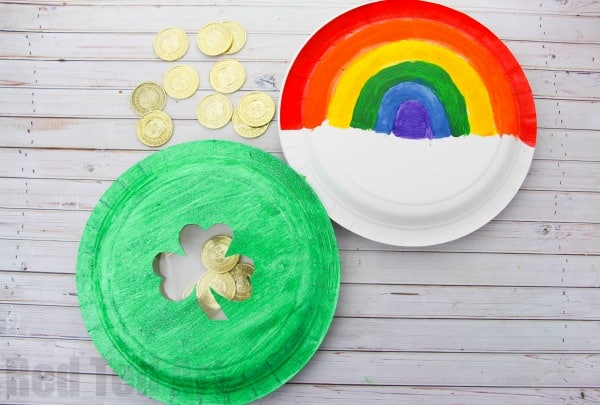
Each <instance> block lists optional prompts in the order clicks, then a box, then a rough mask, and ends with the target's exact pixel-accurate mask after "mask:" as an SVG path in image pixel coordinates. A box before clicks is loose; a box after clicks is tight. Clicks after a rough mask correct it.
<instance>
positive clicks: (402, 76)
mask: <svg viewBox="0 0 600 405" xmlns="http://www.w3.org/2000/svg"><path fill="white" fill-rule="evenodd" d="M404 82H413V83H417V84H421V85H424V86H426V87H428V88H429V89H431V91H433V92H434V93H435V94H436V95H437V97H438V99H439V100H440V102H441V104H442V106H443V107H444V109H445V111H446V116H447V119H448V123H449V125H450V131H451V133H452V135H453V136H460V135H467V134H469V133H470V132H471V128H470V125H469V116H468V112H467V105H466V102H465V98H464V97H463V95H462V94H461V92H460V91H459V89H458V87H456V84H454V82H453V81H452V78H451V77H450V75H448V73H446V71H444V69H442V68H441V67H439V66H436V65H434V64H432V63H428V62H420V61H410V62H402V63H399V64H397V65H394V66H390V67H388V68H385V69H382V70H380V71H379V72H378V73H377V74H376V75H375V76H373V77H371V78H370V79H369V80H367V82H366V83H365V85H364V86H363V88H362V89H361V91H360V95H359V97H358V100H357V102H356V105H355V106H354V111H353V114H352V121H351V123H350V126H351V127H352V128H359V129H366V130H373V129H375V125H376V123H377V116H378V113H379V108H380V106H381V104H382V100H383V98H384V96H385V94H386V93H387V92H388V90H390V89H391V88H392V87H394V86H395V85H397V84H399V83H404Z"/></svg>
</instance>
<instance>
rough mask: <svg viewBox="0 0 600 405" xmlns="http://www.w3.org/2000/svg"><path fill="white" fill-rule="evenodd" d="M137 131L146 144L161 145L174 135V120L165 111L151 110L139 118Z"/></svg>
mask: <svg viewBox="0 0 600 405" xmlns="http://www.w3.org/2000/svg"><path fill="white" fill-rule="evenodd" d="M136 132H137V136H138V138H139V140H140V141H141V142H142V143H143V144H144V145H147V146H153V147H156V146H161V145H164V144H165V143H167V142H168V141H169V139H171V136H173V121H172V120H171V117H169V116H168V115H167V113H165V112H163V111H150V112H149V113H147V114H144V115H142V117H141V118H140V119H139V120H138V123H137V128H136Z"/></svg>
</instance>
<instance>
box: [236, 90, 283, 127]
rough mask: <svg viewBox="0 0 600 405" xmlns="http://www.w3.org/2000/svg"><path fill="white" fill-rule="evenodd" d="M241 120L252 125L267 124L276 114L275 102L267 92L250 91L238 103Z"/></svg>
mask: <svg viewBox="0 0 600 405" xmlns="http://www.w3.org/2000/svg"><path fill="white" fill-rule="evenodd" d="M237 111H238V114H239V116H240V120H242V122H244V123H245V124H246V125H249V126H251V127H255V128H257V127H262V126H264V125H267V124H268V123H269V122H271V120H272V119H273V116H275V102H274V101H273V99H272V98H271V97H269V96H268V95H267V94H265V93H261V92H258V91H255V92H252V93H248V94H247V95H245V96H244V97H243V98H242V99H241V100H240V103H239V104H238V108H237Z"/></svg>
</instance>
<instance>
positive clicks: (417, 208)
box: [279, 1, 536, 246]
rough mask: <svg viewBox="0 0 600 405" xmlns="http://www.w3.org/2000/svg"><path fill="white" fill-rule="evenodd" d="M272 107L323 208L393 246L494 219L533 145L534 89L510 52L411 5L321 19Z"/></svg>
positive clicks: (464, 22) (439, 9)
mask: <svg viewBox="0 0 600 405" xmlns="http://www.w3.org/2000/svg"><path fill="white" fill-rule="evenodd" d="M279 107H280V108H279V111H280V121H279V129H280V139H281V144H282V148H283V151H284V154H285V157H286V159H287V160H288V162H289V163H290V165H291V166H292V167H294V168H295V169H296V170H298V171H299V172H300V173H302V174H303V175H305V176H306V177H307V181H308V182H309V183H310V184H311V185H312V186H313V188H314V189H315V191H316V192H317V194H318V195H319V197H320V198H321V200H322V201H323V203H324V205H325V207H326V209H327V212H328V213H329V216H330V217H331V218H332V219H333V220H335V221H336V222H338V223H339V224H340V225H342V226H344V227H346V228H347V229H349V230H351V231H353V232H355V233H357V234H359V235H362V236H364V237H366V238H369V239H372V240H375V241H379V242H383V243H388V244H393V245H400V246H425V245H432V244H438V243H442V242H447V241H450V240H453V239H456V238H459V237H462V236H464V235H466V234H468V233H470V232H472V231H474V230H476V229H478V228H479V227H481V226H482V225H484V224H485V223H487V222H488V221H490V220H491V219H492V218H494V217H495V216H496V215H497V214H498V213H499V212H500V211H501V210H502V209H503V208H504V207H505V206H506V205H507V204H508V203H509V202H510V200H511V199H512V198H513V197H514V195H515V193H516V192H517V191H518V189H519V187H520V185H521V184H522V182H523V180H524V178H525V176H526V174H527V172H528V169H529V166H530V164H531V160H532V157H533V151H534V147H535V142H536V114H535V106H534V103H533V97H532V93H531V89H530V87H529V84H528V82H527V79H526V77H525V75H524V73H523V71H522V69H521V67H520V66H519V63H518V62H517V60H516V59H515V57H514V56H513V55H512V54H511V52H510V51H509V50H508V48H507V47H506V46H505V45H504V44H503V43H502V41H500V40H499V39H498V38H497V37H496V36H495V35H494V34H493V33H491V32H490V31H489V30H488V29H487V28H485V27H484V26H482V25H481V24H479V23H478V22H476V21H475V20H473V19H471V18H470V17H468V16H466V15H464V14H462V13H460V12H457V11H454V10H452V9H449V8H447V7H444V6H441V5H438V4H432V3H426V2H420V1H402V2H400V1H381V2H375V3H370V4H367V5H364V6H360V7H358V8H355V9H353V10H350V11H348V12H346V13H344V14H342V15H340V16H339V17H336V18H334V19H333V20H331V21H330V22H328V23H327V24H326V25H325V26H323V27H322V28H321V29H320V30H318V31H317V32H316V33H315V34H314V35H312V36H311V38H310V39H309V40H308V42H307V43H306V44H305V45H304V47H303V48H302V49H301V50H300V52H299V53H298V55H297V56H296V58H295V60H294V61H293V63H292V64H291V66H290V69H289V71H288V74H287V77H286V79H285V84H284V86H283V90H282V95H281V98H280V105H279Z"/></svg>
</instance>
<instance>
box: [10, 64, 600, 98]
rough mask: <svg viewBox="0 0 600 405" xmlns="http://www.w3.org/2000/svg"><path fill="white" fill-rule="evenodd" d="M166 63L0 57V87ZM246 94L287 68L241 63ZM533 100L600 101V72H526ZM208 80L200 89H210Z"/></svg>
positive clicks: (112, 76) (45, 84) (142, 71)
mask: <svg viewBox="0 0 600 405" xmlns="http://www.w3.org/2000/svg"><path fill="white" fill-rule="evenodd" d="M213 64H214V62H213V61H208V60H204V61H200V62H197V63H195V64H194V67H195V68H196V69H197V70H198V72H199V74H200V76H201V77H204V78H206V77H208V74H209V72H210V68H211V67H212V66H213ZM167 67H168V65H166V64H163V63H160V62H157V61H121V60H117V61H106V62H104V63H101V64H99V63H97V62H93V61H87V60H86V61H66V62H57V61H38V60H32V59H22V60H7V59H0V71H2V72H3V76H2V78H0V86H5V87H28V88H60V89H64V88H110V89H123V88H128V89H132V88H134V87H135V86H137V85H138V84H139V83H140V82H142V81H145V80H151V81H156V82H160V81H161V80H162V78H163V75H164V73H165V70H166V69H167ZM244 67H245V69H246V75H247V80H246V83H245V85H244V88H245V89H246V90H273V89H280V88H281V87H282V85H283V79H284V77H285V75H286V71H287V69H288V67H289V63H287V62H284V61H272V62H266V63H265V62H258V61H248V62H246V63H244ZM525 74H526V76H527V78H528V80H529V82H530V85H531V88H532V90H533V94H534V95H535V96H536V97H545V98H562V99H579V100H581V99H591V100H597V99H598V98H599V97H600V73H598V72H570V71H560V70H557V71H552V70H539V69H526V70H525ZM209 86H210V85H209V83H208V81H207V80H201V82H200V88H201V89H203V90H206V89H209Z"/></svg>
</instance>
